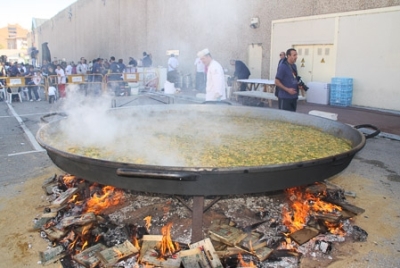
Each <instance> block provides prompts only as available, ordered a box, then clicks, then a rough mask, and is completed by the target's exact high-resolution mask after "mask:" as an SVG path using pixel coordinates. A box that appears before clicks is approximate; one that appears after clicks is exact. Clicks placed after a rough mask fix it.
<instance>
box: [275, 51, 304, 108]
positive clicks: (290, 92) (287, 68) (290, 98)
mask: <svg viewBox="0 0 400 268" xmlns="http://www.w3.org/2000/svg"><path fill="white" fill-rule="evenodd" d="M296 60H297V51H296V50H295V49H294V48H289V49H288V50H287V51H286V60H285V59H283V60H282V62H281V63H280V64H279V66H278V71H277V73H276V76H275V86H276V87H277V88H278V89H279V91H278V105H279V109H280V110H286V111H292V112H295V111H296V109H297V99H298V96H299V87H298V84H297V67H296V64H295V63H296Z"/></svg>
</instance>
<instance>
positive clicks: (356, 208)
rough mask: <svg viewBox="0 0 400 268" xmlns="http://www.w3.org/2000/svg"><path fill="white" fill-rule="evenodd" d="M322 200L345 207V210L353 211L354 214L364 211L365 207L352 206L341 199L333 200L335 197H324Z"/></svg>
mask: <svg viewBox="0 0 400 268" xmlns="http://www.w3.org/2000/svg"><path fill="white" fill-rule="evenodd" d="M323 200H324V201H326V202H329V203H332V204H335V205H338V206H341V207H342V208H343V209H345V210H347V211H350V212H352V213H355V214H356V215H360V214H362V213H364V212H365V209H363V208H359V207H357V206H354V205H352V204H349V203H347V202H346V201H343V200H335V199H332V198H324V199H323Z"/></svg>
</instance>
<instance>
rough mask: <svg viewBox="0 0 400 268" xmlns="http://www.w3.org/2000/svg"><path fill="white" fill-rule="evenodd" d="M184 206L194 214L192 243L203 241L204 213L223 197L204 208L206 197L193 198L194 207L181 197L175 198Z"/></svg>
mask: <svg viewBox="0 0 400 268" xmlns="http://www.w3.org/2000/svg"><path fill="white" fill-rule="evenodd" d="M175 198H176V199H178V200H179V201H180V202H181V203H182V205H184V206H185V207H186V208H187V209H189V210H190V211H191V212H192V240H191V242H192V243H195V242H198V241H200V240H203V213H204V212H206V211H207V210H209V209H210V208H211V207H212V206H213V205H214V204H215V203H217V202H218V201H219V200H220V199H221V197H216V198H215V199H214V200H213V201H212V202H211V203H210V204H208V205H207V206H206V207H204V196H194V197H193V207H190V206H189V205H188V204H186V202H185V200H183V199H182V198H181V197H180V196H175Z"/></svg>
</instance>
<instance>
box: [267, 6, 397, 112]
mask: <svg viewBox="0 0 400 268" xmlns="http://www.w3.org/2000/svg"><path fill="white" fill-rule="evenodd" d="M397 25H400V7H392V8H381V9H372V10H367V11H359V12H348V13H339V14H329V15H321V16H314V17H303V18H293V19H286V20H280V21H279V20H278V21H273V22H272V29H273V33H272V46H271V53H272V55H278V54H279V52H280V51H281V50H282V48H283V47H284V48H289V47H292V46H293V45H298V44H310V45H312V44H333V46H334V49H333V52H332V53H335V54H336V59H335V73H334V76H345V77H352V78H353V100H352V104H353V105H358V106H367V107H374V108H381V109H390V110H398V111H399V110H400V104H399V101H400V97H398V96H399V95H398V94H397V93H398V92H397V91H396V90H395V89H394V87H395V85H397V84H399V82H400V80H399V78H398V74H399V73H400V52H399V51H398V49H396V47H397V48H398V47H400V33H399V31H398V29H397V28H398V27H397ZM293 29H296V30H295V31H293ZM288 32H291V34H290V35H288V34H287V33H288ZM278 60H279V59H278V57H275V58H273V59H271V66H270V73H271V77H273V76H274V75H275V73H276V66H277V62H278ZM396 74H397V75H396Z"/></svg>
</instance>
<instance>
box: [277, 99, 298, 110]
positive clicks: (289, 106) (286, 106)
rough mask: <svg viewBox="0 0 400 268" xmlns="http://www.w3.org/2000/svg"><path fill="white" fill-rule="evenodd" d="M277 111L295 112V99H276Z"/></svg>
mask: <svg viewBox="0 0 400 268" xmlns="http://www.w3.org/2000/svg"><path fill="white" fill-rule="evenodd" d="M278 106H279V110H285V111H291V112H296V109H297V98H296V99H278Z"/></svg>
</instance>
